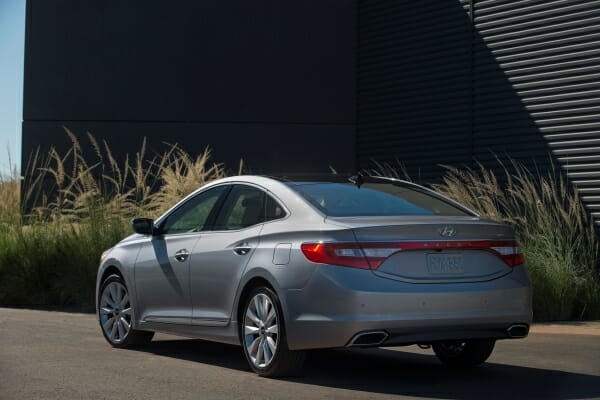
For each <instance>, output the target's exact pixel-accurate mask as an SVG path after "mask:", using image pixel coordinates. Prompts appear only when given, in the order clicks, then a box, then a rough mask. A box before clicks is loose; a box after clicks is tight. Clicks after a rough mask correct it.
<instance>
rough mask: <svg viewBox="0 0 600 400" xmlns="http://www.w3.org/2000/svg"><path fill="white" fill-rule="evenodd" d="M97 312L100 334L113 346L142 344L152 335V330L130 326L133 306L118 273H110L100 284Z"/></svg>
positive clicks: (126, 346) (123, 346) (148, 341)
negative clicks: (142, 329) (141, 329)
mask: <svg viewBox="0 0 600 400" xmlns="http://www.w3.org/2000/svg"><path fill="white" fill-rule="evenodd" d="M97 313H98V321H99V322H100V330H101V331H102V335H103V336H104V339H106V341H107V342H108V343H109V344H110V345H111V346H113V347H117V348H132V347H138V346H143V345H146V344H148V343H150V341H151V340H152V337H153V336H154V332H149V331H140V330H136V329H133V328H131V325H132V319H133V307H132V306H131V302H130V301H129V291H128V290H127V286H126V285H125V282H124V281H123V278H121V277H120V276H119V275H116V274H113V275H110V276H109V277H108V278H106V279H105V280H104V282H102V285H100V291H99V295H98V310H97Z"/></svg>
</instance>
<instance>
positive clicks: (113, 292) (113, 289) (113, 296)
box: [110, 283, 119, 305]
mask: <svg viewBox="0 0 600 400" xmlns="http://www.w3.org/2000/svg"><path fill="white" fill-rule="evenodd" d="M110 298H111V299H112V301H113V304H115V305H116V304H119V302H118V301H117V288H116V285H115V284H114V283H113V284H111V285H110Z"/></svg>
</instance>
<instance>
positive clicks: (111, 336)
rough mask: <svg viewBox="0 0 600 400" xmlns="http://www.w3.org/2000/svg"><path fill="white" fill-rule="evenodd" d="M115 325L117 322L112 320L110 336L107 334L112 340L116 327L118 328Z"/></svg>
mask: <svg viewBox="0 0 600 400" xmlns="http://www.w3.org/2000/svg"><path fill="white" fill-rule="evenodd" d="M117 325H118V324H117V322H116V321H114V320H113V324H112V329H111V331H110V336H109V337H110V338H111V339H112V340H115V334H116V333H117V329H118V328H117Z"/></svg>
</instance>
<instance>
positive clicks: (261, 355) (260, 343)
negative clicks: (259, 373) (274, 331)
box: [256, 338, 265, 365]
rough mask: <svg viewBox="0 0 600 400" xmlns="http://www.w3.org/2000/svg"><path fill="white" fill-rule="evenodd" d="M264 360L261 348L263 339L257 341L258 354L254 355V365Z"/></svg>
mask: <svg viewBox="0 0 600 400" xmlns="http://www.w3.org/2000/svg"><path fill="white" fill-rule="evenodd" d="M264 358H265V348H264V346H263V338H260V339H259V342H258V352H257V353H256V364H258V365H260V364H262V363H261V361H262V360H263V359H264Z"/></svg>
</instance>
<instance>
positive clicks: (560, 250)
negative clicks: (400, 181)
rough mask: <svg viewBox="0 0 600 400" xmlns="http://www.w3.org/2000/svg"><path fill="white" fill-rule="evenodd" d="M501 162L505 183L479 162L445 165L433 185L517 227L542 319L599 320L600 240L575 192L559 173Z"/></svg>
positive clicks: (536, 313)
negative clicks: (545, 173)
mask: <svg viewBox="0 0 600 400" xmlns="http://www.w3.org/2000/svg"><path fill="white" fill-rule="evenodd" d="M498 163H499V164H500V165H501V166H502V169H503V176H502V178H503V183H499V180H498V179H497V177H496V176H495V174H494V173H493V172H492V171H491V170H488V169H486V168H485V167H484V166H483V165H481V164H479V165H478V168H476V169H462V170H461V169H458V168H455V167H446V169H447V173H446V175H445V177H444V180H443V183H442V184H439V185H434V186H433V187H434V189H435V190H437V191H438V192H441V193H443V194H445V195H447V196H448V197H450V198H453V199H455V200H457V201H459V202H461V203H462V204H465V205H466V206H468V207H469V208H471V209H473V210H475V211H477V212H478V213H480V214H481V215H484V216H488V217H490V218H492V219H495V220H498V221H503V222H506V223H508V224H510V225H512V226H513V227H514V229H515V232H516V235H517V238H518V240H519V242H520V244H521V248H522V250H523V253H524V255H525V260H526V264H527V268H528V271H529V273H530V275H531V278H532V281H533V309H534V318H535V319H536V320H538V321H546V320H568V319H587V318H600V284H599V276H598V269H597V268H598V261H599V255H600V249H599V242H598V238H597V234H596V231H595V228H594V225H593V222H592V221H591V219H590V218H589V216H588V214H587V212H586V210H585V208H584V206H583V204H582V203H581V201H580V199H579V197H578V195H577V193H575V192H573V191H572V190H570V187H569V185H568V183H567V182H566V181H565V179H564V178H563V175H562V174H560V173H551V174H549V175H548V176H539V175H536V174H533V173H532V172H530V171H529V170H527V168H525V167H524V166H523V165H522V164H519V163H517V162H516V161H511V162H510V165H508V166H506V165H504V164H503V163H502V162H501V161H500V160H498Z"/></svg>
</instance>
